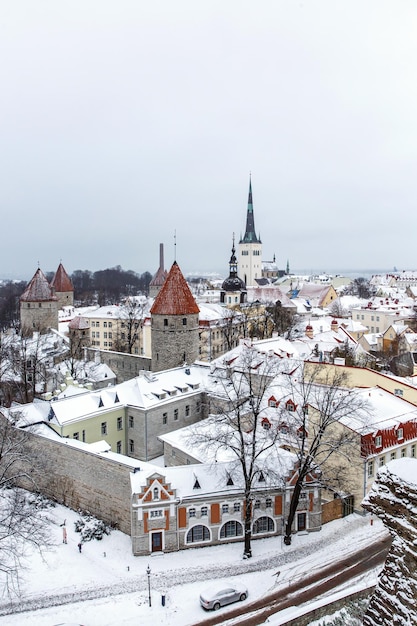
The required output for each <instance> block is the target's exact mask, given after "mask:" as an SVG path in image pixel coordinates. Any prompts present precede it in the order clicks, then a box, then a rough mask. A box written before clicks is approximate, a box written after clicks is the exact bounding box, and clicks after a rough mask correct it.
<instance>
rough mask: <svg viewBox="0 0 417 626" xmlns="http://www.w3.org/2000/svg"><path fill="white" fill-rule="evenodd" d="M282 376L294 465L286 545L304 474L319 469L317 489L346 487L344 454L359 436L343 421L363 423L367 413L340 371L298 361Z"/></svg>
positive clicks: (342, 371) (347, 461) (346, 456)
mask: <svg viewBox="0 0 417 626" xmlns="http://www.w3.org/2000/svg"><path fill="white" fill-rule="evenodd" d="M286 378H287V383H286V390H287V400H288V401H287V402H284V403H282V413H281V419H282V420H285V424H286V427H287V429H288V441H289V442H291V448H292V450H293V451H294V452H295V453H296V455H297V457H298V464H299V470H298V477H297V481H296V483H295V485H294V489H293V491H292V494H291V501H290V506H289V512H288V518H287V520H286V525H285V537H284V542H285V544H286V545H289V544H290V543H291V533H292V529H293V523H294V519H295V516H296V512H297V507H298V505H299V501H300V494H301V492H302V489H303V485H304V484H305V480H306V478H307V476H308V474H310V473H312V472H316V474H317V471H319V473H320V474H321V483H322V487H325V488H328V489H331V490H335V491H339V490H343V488H346V485H347V480H348V476H347V474H348V473H349V457H350V455H351V454H352V451H353V450H356V451H357V450H358V447H357V446H358V437H359V436H358V433H357V432H356V431H355V430H353V429H351V428H349V427H348V426H347V425H346V421H347V420H348V419H349V418H356V419H357V420H359V422H358V423H361V421H362V423H363V426H365V423H366V420H367V416H368V411H367V404H366V402H365V401H364V399H363V398H362V396H361V395H359V394H358V393H357V390H354V389H351V388H348V375H347V374H346V373H345V371H344V370H342V369H338V368H335V367H333V368H327V367H325V366H324V368H323V366H321V365H320V364H312V363H308V364H305V363H303V364H300V365H299V366H298V367H297V368H295V369H293V370H292V371H291V372H290V373H288V375H287V376H286ZM290 401H291V410H290V411H289V410H288V409H289V408H290V407H289V406H288V402H290ZM284 411H285V415H284Z"/></svg>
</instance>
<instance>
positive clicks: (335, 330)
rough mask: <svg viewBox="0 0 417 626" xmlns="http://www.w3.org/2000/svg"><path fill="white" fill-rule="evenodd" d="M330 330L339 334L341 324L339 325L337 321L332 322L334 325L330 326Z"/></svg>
mask: <svg viewBox="0 0 417 626" xmlns="http://www.w3.org/2000/svg"><path fill="white" fill-rule="evenodd" d="M330 330H331V331H333V332H334V333H337V331H338V330H339V324H338V323H337V320H332V323H331V324H330Z"/></svg>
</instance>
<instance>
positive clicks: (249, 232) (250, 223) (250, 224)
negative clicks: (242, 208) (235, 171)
mask: <svg viewBox="0 0 417 626" xmlns="http://www.w3.org/2000/svg"><path fill="white" fill-rule="evenodd" d="M240 243H261V240H260V238H258V237H257V236H256V233H255V218H254V214H253V201H252V177H251V176H250V177H249V196H248V210H247V214H246V231H245V236H244V237H243V239H241V240H240Z"/></svg>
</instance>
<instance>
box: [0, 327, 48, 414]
mask: <svg viewBox="0 0 417 626" xmlns="http://www.w3.org/2000/svg"><path fill="white" fill-rule="evenodd" d="M45 342H46V336H45V335H42V334H41V333H39V332H37V333H36V332H35V333H34V334H33V336H30V337H29V336H26V335H24V334H23V335H21V336H18V335H16V338H15V340H14V341H13V342H12V343H11V344H10V346H9V352H8V359H9V367H10V370H9V373H10V375H11V378H12V379H13V380H14V383H15V398H16V399H17V400H18V401H20V402H31V401H32V400H33V398H34V397H35V394H36V393H37V391H38V388H39V387H40V386H42V387H44V385H45V384H46V380H47V376H48V373H47V366H48V362H49V357H48V356H47V355H46V352H45V350H44V347H45Z"/></svg>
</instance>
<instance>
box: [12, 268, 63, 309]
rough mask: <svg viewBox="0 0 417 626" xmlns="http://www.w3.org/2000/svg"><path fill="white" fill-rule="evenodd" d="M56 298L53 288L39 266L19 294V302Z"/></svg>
mask: <svg viewBox="0 0 417 626" xmlns="http://www.w3.org/2000/svg"><path fill="white" fill-rule="evenodd" d="M57 299H58V298H57V297H56V295H55V294H54V290H53V288H52V287H51V285H50V284H49V283H48V281H47V279H46V276H45V274H44V273H43V272H42V270H41V269H40V268H38V269H37V270H36V272H35V274H34V276H33V278H32V280H31V281H30V283H29V285H28V286H27V287H26V289H25V291H24V292H23V294H22V295H21V296H20V301H21V302H47V301H50V300H57Z"/></svg>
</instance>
